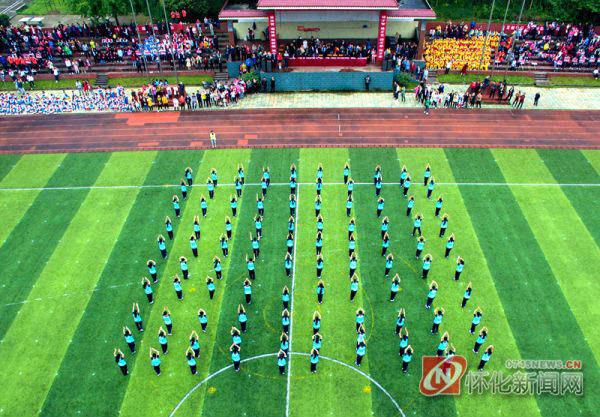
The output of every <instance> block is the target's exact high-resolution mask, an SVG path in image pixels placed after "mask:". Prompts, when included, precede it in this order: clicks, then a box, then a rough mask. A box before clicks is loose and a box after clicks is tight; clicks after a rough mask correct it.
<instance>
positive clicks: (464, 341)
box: [386, 148, 540, 416]
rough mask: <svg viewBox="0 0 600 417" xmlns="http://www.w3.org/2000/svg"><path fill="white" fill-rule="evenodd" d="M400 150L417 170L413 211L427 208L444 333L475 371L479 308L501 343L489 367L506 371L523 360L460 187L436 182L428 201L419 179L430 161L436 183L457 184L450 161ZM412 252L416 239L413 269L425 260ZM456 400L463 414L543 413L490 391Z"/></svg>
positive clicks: (524, 400) (528, 400)
mask: <svg viewBox="0 0 600 417" xmlns="http://www.w3.org/2000/svg"><path fill="white" fill-rule="evenodd" d="M397 153H398V156H399V159H400V161H401V162H400V164H401V165H403V164H406V165H407V168H408V170H409V172H411V173H412V174H413V179H414V180H416V181H415V188H414V190H413V192H414V195H415V197H416V204H415V209H416V210H417V212H423V214H424V216H425V223H424V225H425V226H424V234H425V236H426V238H427V242H426V245H425V249H426V250H425V253H431V254H432V255H433V259H434V261H433V266H432V269H431V272H430V274H431V276H432V277H433V279H436V280H437V282H438V284H440V291H439V292H438V296H437V297H436V305H438V306H442V307H444V308H445V310H446V315H445V317H444V321H443V323H442V326H441V330H442V332H443V331H446V330H447V331H449V333H450V336H451V338H452V343H453V344H454V346H455V347H456V348H457V354H459V355H464V356H465V357H466V358H467V361H468V363H469V367H470V368H471V369H474V367H475V366H476V365H477V362H478V361H477V359H476V358H477V357H476V355H474V354H473V353H472V352H471V350H472V348H473V345H474V343H475V336H471V335H470V334H469V333H468V332H467V331H466V330H467V329H468V327H469V323H470V321H471V318H472V313H473V310H474V309H475V308H476V307H477V306H480V307H481V308H482V310H483V313H484V319H483V320H482V324H481V325H480V327H479V328H480V329H481V328H482V327H483V326H486V327H488V330H489V336H488V340H487V342H488V343H491V344H494V345H496V346H497V347H498V350H497V351H496V352H495V353H494V358H493V359H494V360H493V361H492V362H491V363H490V364H489V365H488V367H489V369H488V370H489V371H493V370H503V369H504V363H505V361H506V360H508V359H521V356H520V353H519V350H518V348H517V345H516V341H515V340H514V336H513V334H512V331H511V328H510V326H509V324H508V322H507V320H506V317H505V315H504V309H503V307H502V303H501V300H500V298H499V295H498V293H497V290H496V287H495V285H494V280H493V279H492V276H491V273H490V270H489V268H488V265H487V261H486V258H485V257H484V255H483V253H482V250H481V247H480V245H479V240H478V238H477V235H476V234H475V231H474V230H473V225H472V223H471V219H470V217H469V214H468V213H467V209H466V208H465V204H464V202H463V200H462V196H461V193H460V190H459V189H458V187H456V186H436V188H435V189H434V192H433V195H432V199H431V200H427V199H426V198H425V197H426V189H425V187H423V185H422V184H423V183H422V181H420V178H419V174H422V172H423V171H424V168H425V166H426V165H427V164H430V165H431V167H432V173H433V176H434V177H435V179H436V180H437V181H440V180H443V181H449V182H453V181H454V177H453V175H452V170H451V169H450V166H449V165H448V162H447V160H446V155H445V153H444V151H443V150H442V149H428V150H422V149H409V148H400V149H397ZM437 184H439V182H438V183H437ZM386 191H387V190H386ZM440 195H441V196H443V199H444V205H443V207H442V208H443V210H442V212H441V214H443V213H448V215H449V216H450V226H449V229H448V232H447V233H446V238H445V239H440V238H439V237H437V236H438V231H439V222H440V219H439V217H438V218H437V219H436V218H435V217H434V213H435V200H436V199H437V197H438V196H440ZM405 209H406V201H404V202H403V203H402V207H401V214H402V216H403V217H406V216H404V214H405V213H404V211H405ZM394 223H396V222H394ZM411 227H412V222H411V221H408V224H407V225H406V226H404V229H403V231H402V235H404V234H405V233H406V231H407V230H411ZM450 233H454V234H455V238H456V245H455V247H454V249H453V251H452V253H451V254H450V257H449V259H444V252H445V246H446V240H447V238H448V235H449V234H450ZM414 250H415V242H414V241H412V242H411V245H410V247H409V248H408V252H409V255H410V256H409V257H410V258H411V261H410V262H411V263H413V262H414V263H413V265H414V267H415V269H417V270H419V269H420V268H421V263H420V262H415V261H413V260H412V259H414ZM405 251H406V249H403V252H405ZM459 255H460V256H461V257H463V258H464V259H465V261H466V268H465V272H464V273H463V274H462V276H461V278H460V281H459V282H455V281H454V280H453V276H454V270H455V266H456V263H455V261H456V257H457V256H459ZM469 281H472V282H473V296H472V298H471V300H470V301H469V302H468V303H467V307H466V308H465V309H464V310H463V309H461V308H460V302H461V300H462V296H463V293H464V290H465V288H466V286H467V284H468V283H469ZM419 297H420V298H419V301H420V302H419V307H421V300H422V298H423V294H419ZM430 320H432V318H430ZM411 322H412V321H411ZM419 325H420V326H421V325H422V326H424V327H425V328H428V327H430V326H431V321H430V322H429V323H423V324H420V323H419ZM463 389H464V388H463ZM454 403H455V407H456V411H457V413H458V414H459V415H461V416H480V415H483V414H485V413H486V412H488V411H489V410H498V411H499V414H500V415H506V416H510V415H526V416H539V415H540V411H539V409H538V407H537V402H536V401H535V399H534V398H532V397H518V396H491V395H490V396H481V397H473V396H470V395H466V394H463V395H460V396H457V397H454Z"/></svg>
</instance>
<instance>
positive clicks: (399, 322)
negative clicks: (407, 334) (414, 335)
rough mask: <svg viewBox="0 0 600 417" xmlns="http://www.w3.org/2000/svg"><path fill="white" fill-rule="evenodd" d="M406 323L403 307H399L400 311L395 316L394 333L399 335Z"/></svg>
mask: <svg viewBox="0 0 600 417" xmlns="http://www.w3.org/2000/svg"><path fill="white" fill-rule="evenodd" d="M405 324H406V313H405V312H404V309H403V308H401V309H400V311H399V312H398V317H396V334H397V335H400V333H401V332H402V328H403V327H404V325H405Z"/></svg>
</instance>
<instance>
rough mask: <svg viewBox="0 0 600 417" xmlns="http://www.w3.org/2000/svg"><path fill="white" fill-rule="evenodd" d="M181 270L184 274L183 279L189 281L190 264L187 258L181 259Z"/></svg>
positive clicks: (182, 257) (181, 257)
mask: <svg viewBox="0 0 600 417" xmlns="http://www.w3.org/2000/svg"><path fill="white" fill-rule="evenodd" d="M179 268H180V269H181V273H182V274H183V279H188V277H189V267H188V262H187V259H186V258H185V256H180V257H179Z"/></svg>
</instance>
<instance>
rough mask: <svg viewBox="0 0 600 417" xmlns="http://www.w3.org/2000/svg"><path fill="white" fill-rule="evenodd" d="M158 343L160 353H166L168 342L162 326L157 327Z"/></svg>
mask: <svg viewBox="0 0 600 417" xmlns="http://www.w3.org/2000/svg"><path fill="white" fill-rule="evenodd" d="M158 343H159V344H160V348H161V349H162V353H164V354H165V355H166V354H167V353H169V344H168V343H167V333H166V332H165V330H164V329H163V328H162V326H161V327H160V328H159V329H158Z"/></svg>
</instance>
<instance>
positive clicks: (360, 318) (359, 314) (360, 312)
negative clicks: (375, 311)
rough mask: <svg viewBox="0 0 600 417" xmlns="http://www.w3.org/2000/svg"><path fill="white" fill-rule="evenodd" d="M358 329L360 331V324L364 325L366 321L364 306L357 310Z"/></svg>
mask: <svg viewBox="0 0 600 417" xmlns="http://www.w3.org/2000/svg"><path fill="white" fill-rule="evenodd" d="M355 321H356V331H357V332H358V330H359V329H360V326H362V325H363V324H364V322H365V310H363V309H362V308H359V309H358V310H356V320H355Z"/></svg>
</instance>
